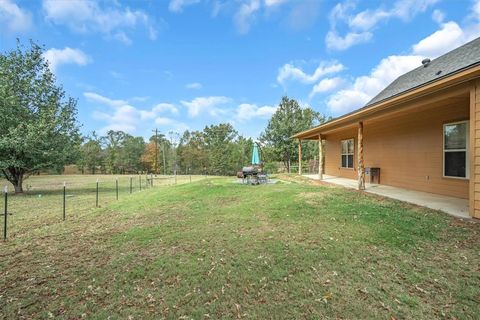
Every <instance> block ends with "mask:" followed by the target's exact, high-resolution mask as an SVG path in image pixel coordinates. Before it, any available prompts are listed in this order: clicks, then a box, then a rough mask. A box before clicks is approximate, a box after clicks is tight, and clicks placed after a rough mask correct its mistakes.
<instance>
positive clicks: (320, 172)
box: [318, 134, 323, 180]
mask: <svg viewBox="0 0 480 320" xmlns="http://www.w3.org/2000/svg"><path fill="white" fill-rule="evenodd" d="M318 179H320V180H322V179H323V144H322V135H321V134H319V135H318Z"/></svg>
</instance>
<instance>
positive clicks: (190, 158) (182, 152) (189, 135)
mask: <svg viewBox="0 0 480 320" xmlns="http://www.w3.org/2000/svg"><path fill="white" fill-rule="evenodd" d="M177 154H178V160H179V161H178V162H179V165H180V168H181V169H183V170H184V172H190V173H194V174H202V173H203V171H204V168H205V167H207V166H208V151H207V149H206V144H205V139H204V135H203V133H202V132H200V131H188V130H187V131H185V132H184V133H183V135H182V137H181V138H180V142H179V145H178V148H177ZM189 170H190V171H189Z"/></svg>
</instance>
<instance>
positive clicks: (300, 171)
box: [298, 139, 302, 175]
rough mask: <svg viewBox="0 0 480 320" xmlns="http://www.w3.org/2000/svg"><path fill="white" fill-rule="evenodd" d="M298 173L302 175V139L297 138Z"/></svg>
mask: <svg viewBox="0 0 480 320" xmlns="http://www.w3.org/2000/svg"><path fill="white" fill-rule="evenodd" d="M298 174H299V175H302V139H298Z"/></svg>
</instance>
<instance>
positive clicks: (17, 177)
mask: <svg viewBox="0 0 480 320" xmlns="http://www.w3.org/2000/svg"><path fill="white" fill-rule="evenodd" d="M2 173H3V175H4V176H5V178H6V179H7V180H8V181H9V182H10V183H11V184H13V188H14V190H15V194H18V193H23V180H24V176H25V171H24V170H23V169H21V168H14V167H12V168H8V169H7V170H2Z"/></svg>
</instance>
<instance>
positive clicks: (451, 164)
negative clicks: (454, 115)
mask: <svg viewBox="0 0 480 320" xmlns="http://www.w3.org/2000/svg"><path fill="white" fill-rule="evenodd" d="M467 146H468V121H462V122H455V123H448V124H445V125H443V175H444V176H445V177H454V178H467V177H468V152H467Z"/></svg>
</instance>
